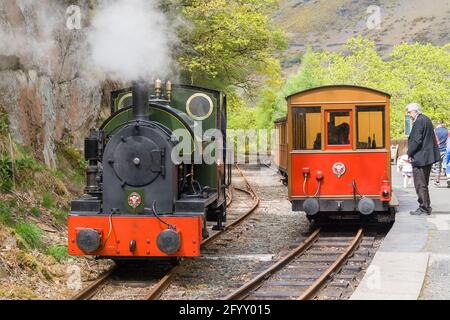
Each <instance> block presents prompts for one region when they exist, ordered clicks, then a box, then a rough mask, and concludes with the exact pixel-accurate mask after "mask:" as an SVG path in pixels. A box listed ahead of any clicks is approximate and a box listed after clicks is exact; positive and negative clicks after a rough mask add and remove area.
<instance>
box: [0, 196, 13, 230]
mask: <svg viewBox="0 0 450 320" xmlns="http://www.w3.org/2000/svg"><path fill="white" fill-rule="evenodd" d="M0 223H2V224H4V225H7V226H12V225H13V223H14V219H13V217H12V215H11V209H10V208H9V206H7V205H6V203H4V202H0Z"/></svg>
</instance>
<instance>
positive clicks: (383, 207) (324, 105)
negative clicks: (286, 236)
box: [287, 86, 395, 222]
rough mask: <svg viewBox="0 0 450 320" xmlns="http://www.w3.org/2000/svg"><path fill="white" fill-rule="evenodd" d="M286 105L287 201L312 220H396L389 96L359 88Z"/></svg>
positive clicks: (318, 92) (312, 94)
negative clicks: (391, 160) (392, 183)
mask: <svg viewBox="0 0 450 320" xmlns="http://www.w3.org/2000/svg"><path fill="white" fill-rule="evenodd" d="M287 100H288V117H287V133H288V151H287V158H288V175H289V199H290V201H291V202H292V207H293V210H294V211H304V212H306V214H307V217H308V218H309V220H315V221H320V220H324V219H326V220H329V219H337V220H342V219H360V220H367V219H369V220H375V221H378V222H391V221H393V220H394V217H395V215H394V213H395V210H394V206H395V204H394V203H393V201H392V200H393V194H392V186H391V167H390V133H389V130H390V128H389V116H390V114H389V112H390V110H389V108H390V96H389V95H388V94H386V93H384V92H380V91H377V90H373V89H369V88H363V87H355V86H328V87H320V88H314V89H310V90H306V91H303V92H299V93H297V94H294V95H292V96H290V97H288V98H287Z"/></svg>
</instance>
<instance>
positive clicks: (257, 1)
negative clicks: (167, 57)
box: [171, 0, 287, 93]
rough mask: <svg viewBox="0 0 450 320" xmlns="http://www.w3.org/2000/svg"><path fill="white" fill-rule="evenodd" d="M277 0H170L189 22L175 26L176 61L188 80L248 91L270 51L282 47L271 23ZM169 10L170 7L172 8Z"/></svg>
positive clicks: (280, 35)
mask: <svg viewBox="0 0 450 320" xmlns="http://www.w3.org/2000/svg"><path fill="white" fill-rule="evenodd" d="M277 4H278V1H276V0H246V1H243V0H173V1H172V5H171V8H179V12H180V13H181V15H182V16H183V18H184V19H185V20H186V21H189V25H190V27H188V28H186V26H182V27H181V28H180V29H179V32H178V33H179V38H180V42H181V45H180V47H181V49H180V53H179V55H178V61H179V63H180V65H181V67H182V69H183V71H184V76H185V78H186V79H187V80H189V81H191V82H192V83H196V84H211V81H213V82H214V84H215V86H216V87H219V88H221V89H229V86H235V87H240V88H243V89H244V90H246V91H247V93H249V92H252V90H253V88H254V87H255V86H257V85H258V83H257V81H255V80H252V79H255V77H254V76H255V75H265V72H266V71H267V68H266V66H267V65H272V64H273V63H274V61H275V60H274V59H273V57H272V54H273V53H275V52H278V51H279V50H282V49H284V48H285V47H286V45H287V42H286V39H285V36H284V34H283V33H282V32H281V31H279V30H278V29H277V28H276V27H275V26H274V24H273V23H272V22H271V19H270V16H271V14H272V13H274V12H275V10H276V9H277ZM172 10H174V9H172Z"/></svg>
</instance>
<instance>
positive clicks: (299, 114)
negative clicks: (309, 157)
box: [292, 107, 322, 150]
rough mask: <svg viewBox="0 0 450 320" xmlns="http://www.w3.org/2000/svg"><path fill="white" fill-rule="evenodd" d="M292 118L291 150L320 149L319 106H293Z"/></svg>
mask: <svg viewBox="0 0 450 320" xmlns="http://www.w3.org/2000/svg"><path fill="white" fill-rule="evenodd" d="M292 118H293V119H292V135H293V137H292V138H293V141H292V146H293V150H321V149H322V113H321V109H320V107H313V108H311V107H309V108H294V109H293V111H292Z"/></svg>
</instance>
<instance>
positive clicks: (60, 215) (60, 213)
mask: <svg viewBox="0 0 450 320" xmlns="http://www.w3.org/2000/svg"><path fill="white" fill-rule="evenodd" d="M52 214H53V217H54V218H55V223H56V224H57V225H62V226H63V225H66V224H67V212H66V211H65V210H62V209H54V210H52Z"/></svg>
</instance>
